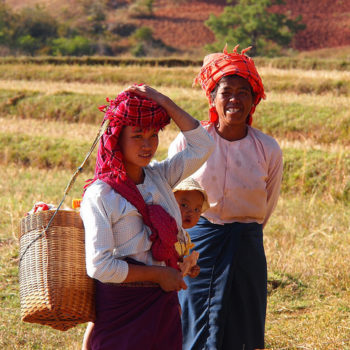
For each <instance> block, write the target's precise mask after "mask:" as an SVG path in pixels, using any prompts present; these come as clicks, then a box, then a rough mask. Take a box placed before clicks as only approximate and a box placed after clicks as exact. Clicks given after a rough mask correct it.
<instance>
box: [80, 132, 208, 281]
mask: <svg viewBox="0 0 350 350" xmlns="http://www.w3.org/2000/svg"><path fill="white" fill-rule="evenodd" d="M183 135H184V138H185V139H186V144H187V147H186V148H184V150H183V152H179V153H177V154H176V155H174V156H172V157H170V158H167V159H166V160H164V161H162V162H156V161H153V162H152V163H150V164H149V165H148V166H147V167H145V168H144V172H145V178H144V182H143V183H142V184H139V185H137V187H138V189H139V191H140V192H141V194H142V196H143V198H144V200H145V202H146V203H147V204H159V205H161V206H162V207H163V208H164V209H165V210H166V211H167V212H168V213H169V214H170V215H172V216H173V217H174V219H175V220H176V222H177V226H178V230H179V234H178V236H179V238H180V239H181V237H183V233H182V227H181V226H182V225H181V224H182V223H181V214H180V211H179V207H178V205H177V202H176V200H175V197H174V195H173V192H172V189H173V188H174V187H175V186H176V185H177V184H178V183H179V182H180V181H181V180H183V179H184V178H186V177H188V176H190V175H191V174H192V173H193V172H195V171H196V170H197V169H198V168H199V167H200V166H201V165H202V164H203V163H204V162H205V161H206V160H207V158H208V157H209V155H210V153H211V152H212V151H213V148H214V143H213V140H212V138H211V137H210V136H209V134H208V133H207V132H206V131H205V129H204V128H203V127H202V126H198V127H197V128H196V129H194V130H190V131H186V132H184V133H183ZM80 215H81V217H82V220H83V222H84V227H85V250H86V268H87V273H88V275H89V276H90V277H92V278H95V279H98V280H100V281H101V282H109V283H121V282H123V281H124V280H125V278H126V277H127V275H128V264H127V262H125V261H123V259H124V258H125V257H130V258H133V259H135V260H137V261H140V262H143V263H145V264H146V265H164V263H163V262H160V261H156V260H154V259H153V257H152V253H151V251H150V248H151V241H150V239H149V236H150V235H151V230H150V229H149V227H148V226H146V225H145V224H144V223H143V219H142V216H141V214H140V213H139V212H138V211H137V209H136V208H135V207H134V206H133V205H132V204H131V203H129V202H128V201H127V200H126V199H125V198H124V197H122V196H121V195H120V194H119V193H117V192H116V191H115V190H113V189H112V188H111V187H110V186H109V185H108V184H106V183H105V182H103V181H101V180H97V181H95V182H94V183H93V184H92V185H90V186H89V187H88V188H87V190H86V192H85V194H84V198H83V201H82V203H81V210H80Z"/></svg>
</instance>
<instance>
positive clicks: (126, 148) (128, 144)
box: [119, 126, 158, 173]
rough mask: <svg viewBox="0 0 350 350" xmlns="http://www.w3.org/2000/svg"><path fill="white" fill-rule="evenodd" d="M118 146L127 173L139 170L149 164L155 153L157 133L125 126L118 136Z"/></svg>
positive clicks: (151, 130) (153, 130) (152, 130)
mask: <svg viewBox="0 0 350 350" xmlns="http://www.w3.org/2000/svg"><path fill="white" fill-rule="evenodd" d="M119 145H120V148H121V151H122V153H123V163H124V166H125V169H126V171H127V173H128V172H129V171H132V170H133V169H134V170H137V169H140V168H142V167H145V166H147V165H148V164H149V162H150V161H151V160H152V158H153V156H154V154H155V152H156V151H157V147H158V131H157V130H155V129H149V130H143V129H142V128H140V127H134V126H125V127H124V128H123V130H122V132H121V135H120V139H119Z"/></svg>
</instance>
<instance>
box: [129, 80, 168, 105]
mask: <svg viewBox="0 0 350 350" xmlns="http://www.w3.org/2000/svg"><path fill="white" fill-rule="evenodd" d="M125 91H127V92H132V93H135V94H137V95H139V96H141V97H146V98H149V99H151V100H153V101H155V102H157V103H158V104H159V105H162V103H164V99H165V98H166V96H164V95H163V94H162V93H160V92H159V91H157V90H156V89H154V88H152V87H150V86H148V85H146V84H140V85H136V84H134V85H131V86H129V87H128V88H126V89H125Z"/></svg>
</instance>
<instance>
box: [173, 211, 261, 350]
mask: <svg viewBox="0 0 350 350" xmlns="http://www.w3.org/2000/svg"><path fill="white" fill-rule="evenodd" d="M188 232H189V234H190V236H191V240H192V241H193V243H195V245H196V246H195V248H194V249H195V250H196V251H198V252H199V253H200V255H199V260H198V265H199V266H200V268H201V271H200V274H199V275H198V277H197V278H188V277H187V278H186V283H187V285H188V289H187V290H185V291H181V292H180V293H179V299H180V304H181V307H182V330H183V350H189V349H191V350H203V349H210V350H212V349H213V350H214V349H215V350H236V349H237V350H241V349H244V350H253V349H263V348H264V332H265V317H266V299H267V268H266V258H265V251H264V246H263V232H262V225H260V224H257V223H249V224H245V223H237V222H235V223H231V224H225V225H216V224H212V223H210V222H209V221H208V220H206V219H205V218H203V217H201V218H200V220H199V222H198V224H197V225H196V226H195V227H194V228H192V229H190V230H188Z"/></svg>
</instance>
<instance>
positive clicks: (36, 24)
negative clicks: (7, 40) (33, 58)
mask: <svg viewBox="0 0 350 350" xmlns="http://www.w3.org/2000/svg"><path fill="white" fill-rule="evenodd" d="M57 28H58V24H57V22H56V20H55V19H54V18H53V17H52V16H51V15H50V14H49V13H48V12H46V11H45V10H44V9H43V8H42V7H40V6H35V7H33V8H29V7H26V8H24V9H23V10H22V11H21V12H20V13H19V14H17V16H16V23H15V24H14V26H13V39H14V46H15V47H17V48H20V49H21V50H22V51H24V52H27V53H29V54H31V55H34V54H35V53H37V52H38V50H41V49H43V48H45V47H48V46H50V43H51V40H52V39H54V38H56V37H57Z"/></svg>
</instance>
